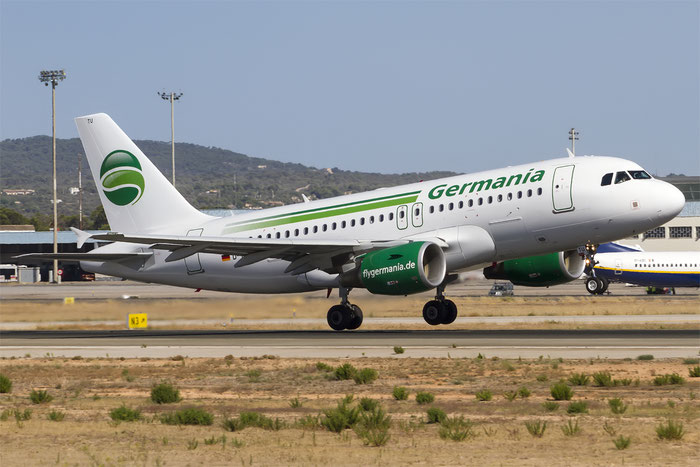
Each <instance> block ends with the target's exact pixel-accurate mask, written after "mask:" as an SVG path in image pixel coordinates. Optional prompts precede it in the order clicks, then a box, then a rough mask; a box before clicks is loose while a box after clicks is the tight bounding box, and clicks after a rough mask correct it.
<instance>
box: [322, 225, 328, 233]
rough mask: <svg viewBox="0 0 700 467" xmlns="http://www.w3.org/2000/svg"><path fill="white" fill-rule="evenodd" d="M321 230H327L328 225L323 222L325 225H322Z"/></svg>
mask: <svg viewBox="0 0 700 467" xmlns="http://www.w3.org/2000/svg"><path fill="white" fill-rule="evenodd" d="M321 230H323V231H324V232H325V231H326V230H328V225H326V224H323V226H322V227H321Z"/></svg>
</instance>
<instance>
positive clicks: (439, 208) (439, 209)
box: [438, 204, 445, 212]
mask: <svg viewBox="0 0 700 467" xmlns="http://www.w3.org/2000/svg"><path fill="white" fill-rule="evenodd" d="M444 210H445V206H444V205H443V204H441V205H440V206H439V207H438V211H440V212H442V211H444Z"/></svg>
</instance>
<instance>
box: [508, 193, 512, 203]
mask: <svg viewBox="0 0 700 467" xmlns="http://www.w3.org/2000/svg"><path fill="white" fill-rule="evenodd" d="M507 198H508V201H510V200H512V199H513V193H508V196H507Z"/></svg>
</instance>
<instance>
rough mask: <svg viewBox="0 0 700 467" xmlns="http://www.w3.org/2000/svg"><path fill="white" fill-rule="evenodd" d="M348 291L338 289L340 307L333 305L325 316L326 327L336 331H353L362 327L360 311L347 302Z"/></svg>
mask: <svg viewBox="0 0 700 467" xmlns="http://www.w3.org/2000/svg"><path fill="white" fill-rule="evenodd" d="M350 290H351V289H348V288H345V287H341V288H340V305H333V306H332V307H331V308H330V310H328V314H327V315H326V320H327V321H328V325H329V326H330V327H331V328H332V329H334V330H336V331H342V330H344V329H349V330H353V329H357V328H359V327H360V325H362V309H361V308H360V307H359V306H357V305H353V304H351V303H350V302H349V301H348V295H349V294H350Z"/></svg>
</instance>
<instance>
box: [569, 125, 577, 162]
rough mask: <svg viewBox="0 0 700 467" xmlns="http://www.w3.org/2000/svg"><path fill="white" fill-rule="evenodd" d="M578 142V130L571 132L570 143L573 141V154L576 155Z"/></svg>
mask: <svg viewBox="0 0 700 467" xmlns="http://www.w3.org/2000/svg"><path fill="white" fill-rule="evenodd" d="M577 140H578V131H576V128H572V129H570V130H569V141H571V154H573V155H574V156H575V155H576V141H577Z"/></svg>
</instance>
